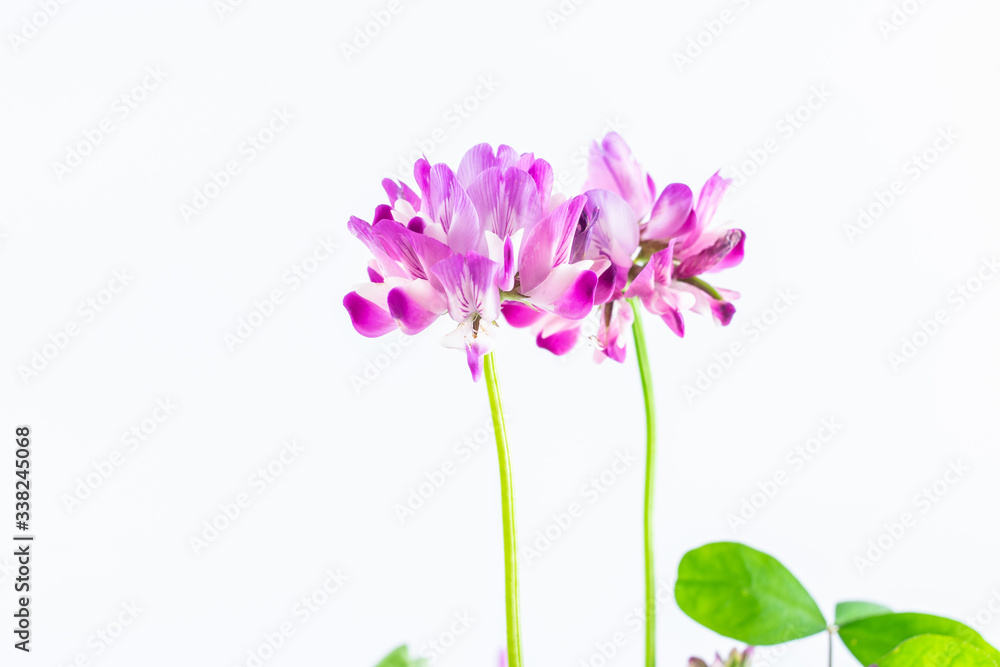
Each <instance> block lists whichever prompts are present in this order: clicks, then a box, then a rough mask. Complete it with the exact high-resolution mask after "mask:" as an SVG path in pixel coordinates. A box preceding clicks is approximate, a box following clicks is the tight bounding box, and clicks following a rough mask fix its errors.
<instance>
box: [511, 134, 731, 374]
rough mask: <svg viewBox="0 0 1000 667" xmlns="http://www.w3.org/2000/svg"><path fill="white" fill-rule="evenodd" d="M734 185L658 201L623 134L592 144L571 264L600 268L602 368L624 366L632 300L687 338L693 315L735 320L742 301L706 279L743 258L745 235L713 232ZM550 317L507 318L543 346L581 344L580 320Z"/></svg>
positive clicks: (675, 190)
mask: <svg viewBox="0 0 1000 667" xmlns="http://www.w3.org/2000/svg"><path fill="white" fill-rule="evenodd" d="M729 184H730V181H729V180H727V179H724V178H722V177H720V176H719V174H718V173H716V174H715V175H713V176H712V177H711V178H710V179H709V180H708V182H707V183H705V185H704V187H703V188H702V190H701V193H700V194H699V196H698V200H697V202H695V200H694V195H693V193H692V191H691V188H690V187H688V186H687V185H684V184H682V183H673V184H670V185H668V186H667V187H665V188H664V189H663V190H662V191H661V192H660V194H659V196H656V188H655V186H654V183H653V179H652V178H651V177H650V176H649V175H648V174H647V173H646V172H645V170H644V169H643V168H642V167H641V166H640V165H639V163H638V162H637V161H636V160H635V158H634V157H633V155H632V152H631V150H630V149H629V147H628V145H627V144H626V143H625V141H624V140H623V139H622V138H621V137H620V136H618V135H617V134H615V133H609V134H608V135H607V136H605V137H604V139H603V140H602V141H601V142H594V144H593V147H592V149H591V153H590V163H589V173H588V179H587V182H586V184H585V186H584V187H585V189H586V192H585V193H584V195H583V196H584V197H585V198H586V204H585V205H584V207H583V211H582V214H581V215H580V218H579V220H578V223H577V227H576V230H575V233H574V238H573V241H572V247H571V252H570V256H571V261H578V260H593V261H594V265H593V266H592V267H590V270H591V271H593V272H595V273H597V275H598V282H597V286H596V289H595V292H594V304H595V305H597V306H598V309H597V313H596V317H597V331H598V333H597V335H596V336H594V337H592V342H593V343H595V345H596V348H597V354H596V355H595V356H596V359H597V360H598V361H601V360H603V359H604V358H610V359H614V360H616V361H622V360H624V357H625V340H626V339H623V338H622V334H623V333H627V332H628V330H629V329H630V327H631V322H632V313H631V311H630V309H629V307H628V306H627V304H625V303H624V302H623V299H626V298H635V299H638V300H640V301H641V302H642V304H643V306H644V307H645V308H646V309H647V310H648V311H650V312H651V313H653V314H654V315H657V316H659V317H660V318H661V319H663V321H664V322H665V323H666V324H667V326H668V327H669V328H670V329H671V330H672V331H673V332H674V333H675V334H677V335H678V336H683V335H684V315H683V313H684V311H687V310H691V311H694V312H696V313H701V314H706V315H710V316H712V317H713V318H714V319H715V320H716V321H718V322H719V323H720V324H722V325H723V326H725V325H727V324H729V322H730V321H731V320H732V317H733V314H734V313H735V310H736V309H735V307H734V306H733V304H732V301H734V300H735V299H737V298H739V294H738V293H736V292H732V291H729V290H725V289H717V288H715V287H712V286H711V285H709V284H708V283H707V282H705V281H704V280H703V279H702V278H701V277H700V276H702V275H704V274H708V273H715V272H718V271H721V270H723V269H726V268H729V267H733V266H736V265H737V264H739V263H740V262H741V261H742V260H743V244H744V240H745V234H744V233H743V231H742V230H739V229H725V230H716V229H710V225H711V222H712V219H713V218H714V216H715V212H716V210H717V209H718V207H719V204H720V202H721V201H722V198H723V196H724V195H725V192H726V189H727V187H728V186H729ZM550 311H551V312H553V313H554V315H555V317H553V316H545V317H542V316H541V315H539V316H538V317H536V318H534V319H531V318H528V316H527V315H526V314H525V313H524V312H523V308H520V307H511V308H507V307H506V306H505V308H504V311H503V312H504V316H505V317H506V318H507V320H508V322H510V323H511V324H512V325H513V326H531V327H533V328H534V330H535V332H536V341H537V343H538V345H539V346H540V347H543V348H545V349H548V350H550V351H552V352H554V353H556V354H565V353H567V352H568V351H569V350H570V349H571V348H572V346H573V345H575V344H576V342H577V341H578V340H579V339H580V330H581V326H580V323H579V322H577V321H576V320H578V319H579V318H578V317H573V318H572V319H573V320H574V322H560V321H559V318H558V316H560V315H563V313H561V312H559V310H558V309H550ZM511 316H513V319H512V317H511Z"/></svg>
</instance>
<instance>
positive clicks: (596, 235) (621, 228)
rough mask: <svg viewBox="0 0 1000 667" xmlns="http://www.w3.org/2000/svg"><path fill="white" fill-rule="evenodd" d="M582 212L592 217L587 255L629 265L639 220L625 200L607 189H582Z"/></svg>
mask: <svg viewBox="0 0 1000 667" xmlns="http://www.w3.org/2000/svg"><path fill="white" fill-rule="evenodd" d="M585 195H586V197H587V205H586V208H585V209H584V211H585V214H586V215H587V217H588V218H590V219H591V220H595V223H594V231H593V235H592V236H591V243H590V251H589V252H588V253H587V257H588V259H593V258H594V257H596V256H597V255H598V254H602V255H604V256H605V257H607V258H609V259H610V260H611V261H612V262H614V263H615V264H617V265H618V266H620V267H623V268H625V269H629V268H631V267H632V255H633V254H635V251H636V250H637V249H638V248H639V221H638V219H637V218H636V217H635V213H634V212H633V211H632V208H631V207H630V206H629V205H628V203H627V202H626V201H625V200H624V199H622V198H621V197H619V196H618V195H616V194H615V193H614V192H611V191H609V190H589V191H587V192H586V193H585Z"/></svg>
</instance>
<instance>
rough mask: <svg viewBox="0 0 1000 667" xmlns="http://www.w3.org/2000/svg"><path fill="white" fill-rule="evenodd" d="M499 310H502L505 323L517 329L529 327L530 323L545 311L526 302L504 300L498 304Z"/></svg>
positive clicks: (543, 315) (538, 318)
mask: <svg viewBox="0 0 1000 667" xmlns="http://www.w3.org/2000/svg"><path fill="white" fill-rule="evenodd" d="M500 310H501V311H502V312H503V316H504V319H505V320H507V323H508V324H510V325H511V326H512V327H516V328H518V329H523V328H524V327H530V326H531V325H532V324H534V323H535V322H537V321H538V320H540V319H542V318H543V317H545V313H544V312H543V311H541V310H538V309H536V308H532V307H531V306H529V305H528V304H525V303H521V302H519V301H504V302H503V304H502V305H501V306H500Z"/></svg>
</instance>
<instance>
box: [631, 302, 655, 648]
mask: <svg viewBox="0 0 1000 667" xmlns="http://www.w3.org/2000/svg"><path fill="white" fill-rule="evenodd" d="M629 303H631V304H632V312H633V313H634V314H635V322H634V323H633V324H632V334H633V336H635V358H636V361H638V362H639V376H640V377H641V378H642V397H643V401H644V402H645V405H646V494H645V503H644V511H643V536H644V542H645V555H646V667H656V576H655V575H654V557H653V472H654V470H655V467H656V415H655V413H654V410H655V407H654V405H653V375H652V373H651V372H650V370H649V355H648V353H647V352H646V335H645V333H644V332H643V330H642V315H641V314H640V312H639V311H640V307H639V303H638V302H637V301H636V300H635V299H629Z"/></svg>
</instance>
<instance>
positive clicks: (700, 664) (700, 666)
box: [688, 646, 753, 667]
mask: <svg viewBox="0 0 1000 667" xmlns="http://www.w3.org/2000/svg"><path fill="white" fill-rule="evenodd" d="M752 656H753V647H751V646H748V647H747V648H746V650H744V651H743V652H742V653H740V652H739V651H737V650H736V649H733V650H732V651H731V652H730V653H729V656H727V657H726V658H725V659H723V657H722V656H721V655H719V654H718V653H716V654H715V662H713V663H712V664H711V665H709V664H708V663H706V662H705V661H704V660H702V659H701V658H691V660H689V661H688V667H750V658H751V657H752Z"/></svg>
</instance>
